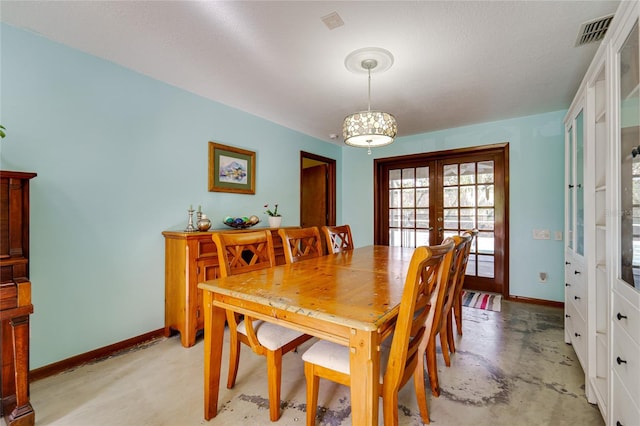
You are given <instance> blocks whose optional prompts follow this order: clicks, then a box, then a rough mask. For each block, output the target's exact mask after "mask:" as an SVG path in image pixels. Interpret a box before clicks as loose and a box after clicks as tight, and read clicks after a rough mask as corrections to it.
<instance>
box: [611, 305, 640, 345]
mask: <svg viewBox="0 0 640 426" xmlns="http://www.w3.org/2000/svg"><path fill="white" fill-rule="evenodd" d="M612 315H613V323H614V324H617V325H618V326H620V327H621V328H622V329H623V330H624V331H626V332H627V334H628V335H629V336H630V337H631V338H632V339H633V340H634V341H635V343H636V344H637V345H640V312H639V311H638V309H637V308H635V307H633V305H631V303H629V301H628V300H627V299H625V298H624V297H622V296H621V295H619V294H617V293H616V292H613V312H612Z"/></svg>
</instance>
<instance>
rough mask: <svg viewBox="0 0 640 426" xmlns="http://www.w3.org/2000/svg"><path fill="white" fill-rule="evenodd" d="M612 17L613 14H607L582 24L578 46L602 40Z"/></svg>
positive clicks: (577, 41)
mask: <svg viewBox="0 0 640 426" xmlns="http://www.w3.org/2000/svg"><path fill="white" fill-rule="evenodd" d="M612 19H613V15H607V16H603V17H602V18H598V19H594V20H593V21H589V22H585V23H583V24H582V25H580V30H578V39H577V40H576V47H578V46H583V45H585V44H588V43H592V42H594V41H600V40H602V39H603V38H604V35H605V34H606V32H607V29H608V28H609V24H611V20H612Z"/></svg>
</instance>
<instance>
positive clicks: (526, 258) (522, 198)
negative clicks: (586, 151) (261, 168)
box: [342, 110, 566, 301]
mask: <svg viewBox="0 0 640 426" xmlns="http://www.w3.org/2000/svg"><path fill="white" fill-rule="evenodd" d="M565 113H566V110H563V111H556V112H550V113H546V114H540V115H534V116H529V117H522V118H517V119H511V120H504V121H496V122H492V123H483V124H478V125H473V126H465V127H459V128H455V129H447V130H443V131H438V132H432V133H425V134H421V135H415V136H410V137H404V138H398V139H396V141H395V142H394V143H393V144H391V145H389V146H387V147H383V148H378V149H374V150H373V151H372V154H371V155H367V152H366V150H364V149H357V148H349V147H347V148H344V149H343V155H342V159H343V163H344V165H345V166H344V170H343V174H342V176H343V193H344V194H348V196H345V197H344V198H343V204H342V206H343V218H344V221H345V222H347V223H350V224H351V227H352V230H353V234H354V242H355V244H356V245H358V246H361V245H367V244H371V243H373V213H372V212H373V183H372V182H373V175H374V170H373V161H374V159H376V158H385V157H394V156H398V155H407V154H414V153H418V152H432V151H442V150H448V149H455V148H464V147H470V146H478V145H489V144H496V143H504V142H508V143H509V156H510V162H509V169H510V170H509V186H510V188H509V189H510V192H509V209H510V211H509V220H510V222H509V227H510V229H509V231H510V238H509V245H510V247H509V250H510V262H509V263H510V270H509V286H510V294H511V295H514V296H521V297H529V298H535V299H544V300H554V301H562V300H564V264H563V250H564V244H563V241H556V240H554V236H555V235H554V233H555V231H563V230H564V219H563V217H564V216H563V211H564V133H563V129H564V126H563V124H562V120H563V118H564V115H565ZM401 125H402V123H401V122H399V123H398V127H400V126H401ZM534 229H548V230H549V231H550V232H551V238H552V239H551V240H534V239H533V238H532V231H533V230H534ZM538 272H547V273H548V279H547V283H545V284H541V283H539V282H538Z"/></svg>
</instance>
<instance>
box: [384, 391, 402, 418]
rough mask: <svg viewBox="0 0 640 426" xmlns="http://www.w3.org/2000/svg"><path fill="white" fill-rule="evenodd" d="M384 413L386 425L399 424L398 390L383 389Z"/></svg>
mask: <svg viewBox="0 0 640 426" xmlns="http://www.w3.org/2000/svg"><path fill="white" fill-rule="evenodd" d="M382 415H383V417H384V425H385V426H388V425H391V426H398V390H397V389H396V390H393V389H390V390H387V389H383V391H382Z"/></svg>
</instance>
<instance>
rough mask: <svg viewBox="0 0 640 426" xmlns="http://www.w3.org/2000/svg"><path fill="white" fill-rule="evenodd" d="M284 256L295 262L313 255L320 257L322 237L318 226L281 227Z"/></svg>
mask: <svg viewBox="0 0 640 426" xmlns="http://www.w3.org/2000/svg"><path fill="white" fill-rule="evenodd" d="M278 234H279V235H280V238H282V248H283V249H284V258H285V261H286V262H287V263H295V262H299V261H301V260H306V259H309V258H312V257H320V256H322V255H323V254H324V252H323V250H322V238H321V237H320V231H319V230H318V228H317V227H315V226H313V227H310V228H280V229H279V230H278Z"/></svg>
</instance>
